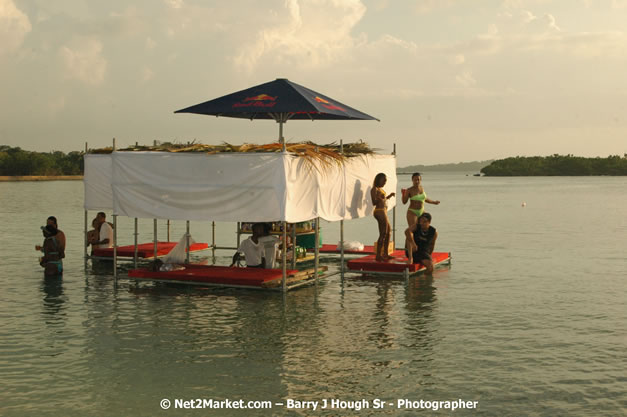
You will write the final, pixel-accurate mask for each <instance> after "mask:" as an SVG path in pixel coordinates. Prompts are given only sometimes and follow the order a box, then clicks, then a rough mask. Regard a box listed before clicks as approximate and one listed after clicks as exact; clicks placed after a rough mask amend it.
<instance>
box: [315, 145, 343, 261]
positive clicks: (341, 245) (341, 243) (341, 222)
mask: <svg viewBox="0 0 627 417" xmlns="http://www.w3.org/2000/svg"><path fill="white" fill-rule="evenodd" d="M343 154H344V141H343V140H340V155H343ZM344 176H345V177H346V172H344ZM344 185H345V186H346V178H344ZM316 227H318V223H317V222H316ZM317 246H318V241H316V247H317ZM340 271H342V272H343V271H344V219H342V220H340Z"/></svg>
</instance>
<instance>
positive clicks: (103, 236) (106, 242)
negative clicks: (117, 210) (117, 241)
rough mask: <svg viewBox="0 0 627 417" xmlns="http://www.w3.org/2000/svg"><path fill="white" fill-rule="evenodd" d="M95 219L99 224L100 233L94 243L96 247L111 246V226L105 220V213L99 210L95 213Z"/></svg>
mask: <svg viewBox="0 0 627 417" xmlns="http://www.w3.org/2000/svg"><path fill="white" fill-rule="evenodd" d="M96 220H97V221H98V224H99V225H100V234H99V235H98V242H96V244H95V245H94V247H96V248H112V247H113V228H112V227H111V225H110V224H109V223H108V222H107V215H106V214H105V213H104V212H102V211H101V212H100V213H98V214H97V215H96Z"/></svg>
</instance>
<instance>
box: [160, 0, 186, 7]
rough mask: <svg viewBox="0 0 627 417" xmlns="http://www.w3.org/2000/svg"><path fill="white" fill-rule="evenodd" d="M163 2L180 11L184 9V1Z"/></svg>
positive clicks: (167, 0)
mask: <svg viewBox="0 0 627 417" xmlns="http://www.w3.org/2000/svg"><path fill="white" fill-rule="evenodd" d="M163 2H164V3H165V4H166V5H167V6H168V7H171V8H173V9H180V8H181V7H183V0H163Z"/></svg>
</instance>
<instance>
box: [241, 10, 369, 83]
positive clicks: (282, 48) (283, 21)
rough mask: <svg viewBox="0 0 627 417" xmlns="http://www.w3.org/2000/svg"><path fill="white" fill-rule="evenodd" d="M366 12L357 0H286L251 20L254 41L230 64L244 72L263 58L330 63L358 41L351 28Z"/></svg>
mask: <svg viewBox="0 0 627 417" xmlns="http://www.w3.org/2000/svg"><path fill="white" fill-rule="evenodd" d="M365 13H366V7H365V6H364V5H363V4H362V2H361V1H359V0H300V1H299V0H286V1H285V3H284V6H283V7H279V8H278V9H276V10H274V11H273V12H272V13H270V14H269V16H256V17H255V19H254V21H251V22H250V23H251V25H252V26H253V27H256V31H255V32H253V33H256V35H255V41H254V42H252V43H249V44H247V45H245V46H244V47H242V48H241V49H240V50H239V52H238V53H236V54H235V55H234V57H233V63H234V65H235V67H236V68H237V69H238V70H241V71H245V72H252V71H253V70H254V69H255V68H256V67H257V66H258V65H259V63H260V62H261V61H262V60H267V61H272V62H274V63H279V64H289V65H295V66H296V67H308V68H312V67H314V68H320V67H324V66H327V65H330V64H332V63H333V62H334V61H335V60H336V59H338V58H339V57H341V55H342V54H343V53H345V52H346V51H347V50H349V49H350V48H352V47H353V46H355V45H356V44H357V43H358V42H359V38H358V37H353V36H352V35H351V31H352V30H353V28H354V27H355V25H356V24H357V23H358V22H359V21H360V20H361V19H362V17H363V16H364V14H365ZM266 22H267V23H266Z"/></svg>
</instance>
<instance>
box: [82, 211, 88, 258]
mask: <svg viewBox="0 0 627 417" xmlns="http://www.w3.org/2000/svg"><path fill="white" fill-rule="evenodd" d="M87 217H89V214H88V213H87V210H85V233H84V236H85V240H84V242H85V244H84V245H83V246H84V247H85V248H84V249H85V254H84V259H85V268H87Z"/></svg>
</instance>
